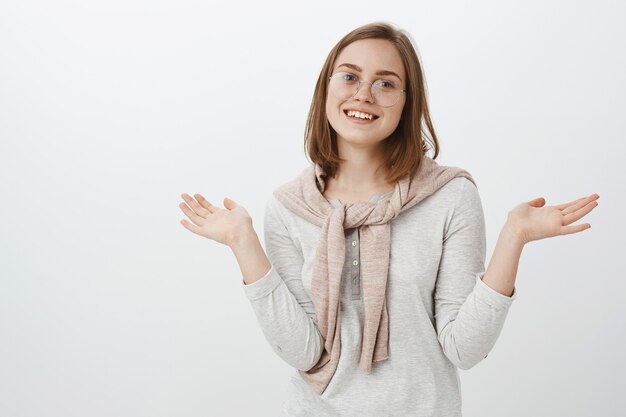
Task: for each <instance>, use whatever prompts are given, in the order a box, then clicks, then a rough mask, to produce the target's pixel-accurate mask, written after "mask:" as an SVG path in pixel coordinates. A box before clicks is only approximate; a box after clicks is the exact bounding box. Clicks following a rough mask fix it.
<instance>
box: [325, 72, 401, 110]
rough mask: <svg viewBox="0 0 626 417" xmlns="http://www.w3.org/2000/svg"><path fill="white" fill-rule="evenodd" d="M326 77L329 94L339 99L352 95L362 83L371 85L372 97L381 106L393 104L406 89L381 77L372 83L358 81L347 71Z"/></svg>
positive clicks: (346, 98) (342, 99)
mask: <svg viewBox="0 0 626 417" xmlns="http://www.w3.org/2000/svg"><path fill="white" fill-rule="evenodd" d="M328 79H329V80H330V86H329V90H330V92H331V94H332V95H333V96H335V98H337V99H338V100H341V101H346V100H348V99H349V98H351V97H354V96H355V95H356V93H357V92H358V91H359V89H360V88H361V85H362V84H363V83H367V84H370V85H371V92H372V98H373V99H374V102H375V103H376V104H378V105H379V106H381V107H391V106H393V105H394V104H396V103H397V102H398V99H399V98H400V95H401V94H402V93H406V90H403V89H401V88H398V87H396V85H395V83H394V82H393V81H388V80H382V79H381V80H376V81H375V82H374V83H371V82H369V81H359V79H358V78H357V77H356V75H354V74H351V73H349V72H337V73H335V74H333V75H331V76H330V77H328Z"/></svg>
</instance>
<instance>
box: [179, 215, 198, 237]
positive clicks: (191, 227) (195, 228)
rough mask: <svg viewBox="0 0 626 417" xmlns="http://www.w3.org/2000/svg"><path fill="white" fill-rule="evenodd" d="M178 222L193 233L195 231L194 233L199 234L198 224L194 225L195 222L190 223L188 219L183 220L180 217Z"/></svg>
mask: <svg viewBox="0 0 626 417" xmlns="http://www.w3.org/2000/svg"><path fill="white" fill-rule="evenodd" d="M180 224H182V225H183V226H185V228H186V229H187V230H190V231H192V232H193V233H195V234H197V235H199V234H200V228H199V227H198V226H196V225H195V224H193V223H190V222H189V221H187V220H185V219H182V220H181V221H180Z"/></svg>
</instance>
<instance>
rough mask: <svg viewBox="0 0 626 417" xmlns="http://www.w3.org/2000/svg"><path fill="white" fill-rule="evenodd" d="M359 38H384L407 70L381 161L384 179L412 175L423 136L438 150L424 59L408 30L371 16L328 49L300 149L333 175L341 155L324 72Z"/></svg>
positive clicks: (425, 148)
mask: <svg viewBox="0 0 626 417" xmlns="http://www.w3.org/2000/svg"><path fill="white" fill-rule="evenodd" d="M361 39H385V40H388V41H390V42H391V43H392V44H393V45H394V46H395V47H396V48H397V50H398V52H399V53H400V56H401V57H402V63H403V65H404V70H405V72H406V77H407V80H406V87H405V89H406V91H407V97H406V102H405V104H404V108H403V110H402V116H401V117H402V118H401V120H400V122H399V123H398V127H397V128H396V129H395V130H394V132H393V133H392V134H391V135H389V137H388V138H387V139H385V141H384V145H383V149H384V150H383V152H384V157H383V160H384V167H385V168H386V171H387V173H388V175H387V177H386V181H388V182H390V183H395V182H396V181H398V180H399V179H400V178H402V177H404V176H405V175H407V174H408V175H410V177H411V178H413V176H414V175H415V174H416V173H417V171H418V169H419V167H420V161H421V160H422V156H423V155H425V153H426V152H427V151H428V149H429V148H428V146H427V142H430V143H431V144H432V149H433V150H434V155H433V157H432V158H433V159H434V158H436V157H437V155H438V154H439V142H438V140H437V135H436V134H435V129H434V128H433V124H432V121H431V118H430V114H429V112H428V103H427V101H426V97H427V96H426V81H425V79H424V75H423V73H422V65H421V64H420V60H419V58H418V55H417V53H416V51H415V48H414V47H413V42H412V38H411V35H410V34H409V33H408V32H406V31H405V30H402V29H397V28H396V27H395V26H394V25H393V24H390V23H385V22H374V23H369V24H366V25H363V26H361V27H358V28H356V29H354V30H353V31H352V32H350V33H348V34H347V35H345V36H344V37H343V38H342V39H341V40H340V41H339V42H338V43H337V44H336V45H335V46H334V47H333V49H332V50H331V51H330V53H329V54H328V57H327V58H326V62H325V63H324V66H323V67H322V70H321V72H320V75H319V78H318V79H317V85H316V86H315V92H314V94H313V100H312V102H311V108H310V110H309V115H308V117H307V122H306V128H305V132H304V150H305V154H308V156H309V158H310V159H311V161H313V162H315V163H317V164H319V165H320V166H321V167H322V169H323V170H324V172H326V174H327V175H329V176H330V177H334V176H335V173H336V171H337V168H338V167H339V162H340V161H342V160H343V159H341V158H340V157H339V153H338V150H337V134H336V132H335V130H334V129H333V128H332V126H331V125H330V123H329V122H328V118H327V117H326V108H325V105H326V98H327V94H328V77H330V76H331V75H332V70H333V66H334V65H335V60H336V59H337V56H339V53H340V52H341V51H342V50H343V48H345V47H346V46H348V45H350V44H351V43H352V42H355V41H358V40H361Z"/></svg>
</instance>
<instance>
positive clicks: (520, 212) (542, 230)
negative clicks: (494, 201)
mask: <svg viewBox="0 0 626 417" xmlns="http://www.w3.org/2000/svg"><path fill="white" fill-rule="evenodd" d="M598 198H600V196H599V195H598V194H592V195H590V196H589V197H581V198H579V199H577V200H574V201H570V202H569V203H563V204H559V205H556V206H545V207H544V204H545V203H546V200H545V199H544V198H543V197H539V198H536V199H534V200H531V201H528V202H525V203H522V204H520V205H518V206H516V207H515V208H514V209H513V210H511V211H510V212H509V215H508V218H507V223H508V225H507V226H509V227H510V228H511V230H512V231H513V233H515V234H516V235H517V236H518V237H519V238H520V240H521V242H522V244H526V243H528V242H532V241H533V240H539V239H544V238H547V237H553V236H560V235H568V234H570V233H577V232H582V231H583V230H586V229H589V228H590V227H591V225H590V224H589V223H583V224H577V225H575V226H568V225H569V224H571V223H574V222H575V221H577V220H579V219H581V218H582V217H584V216H586V215H587V214H588V213H589V212H590V211H591V210H593V209H594V208H595V207H596V206H597V205H598V202H597V201H596V200H597V199H598Z"/></svg>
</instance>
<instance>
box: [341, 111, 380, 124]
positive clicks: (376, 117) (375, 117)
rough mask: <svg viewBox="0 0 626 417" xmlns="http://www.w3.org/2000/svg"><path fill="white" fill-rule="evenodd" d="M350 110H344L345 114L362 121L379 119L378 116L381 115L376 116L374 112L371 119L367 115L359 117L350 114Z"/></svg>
mask: <svg viewBox="0 0 626 417" xmlns="http://www.w3.org/2000/svg"><path fill="white" fill-rule="evenodd" d="M349 111H350V110H349V109H348V110H344V111H343V114H345V115H346V116H347V117H348V118H350V119H353V120H362V121H366V122H367V121H369V122H372V121H374V120H376V119H378V117H379V116H376V115H374V114H372V118H371V119H369V118H367V117H364V118H361V117H357V116H350V115H348V112H349Z"/></svg>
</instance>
